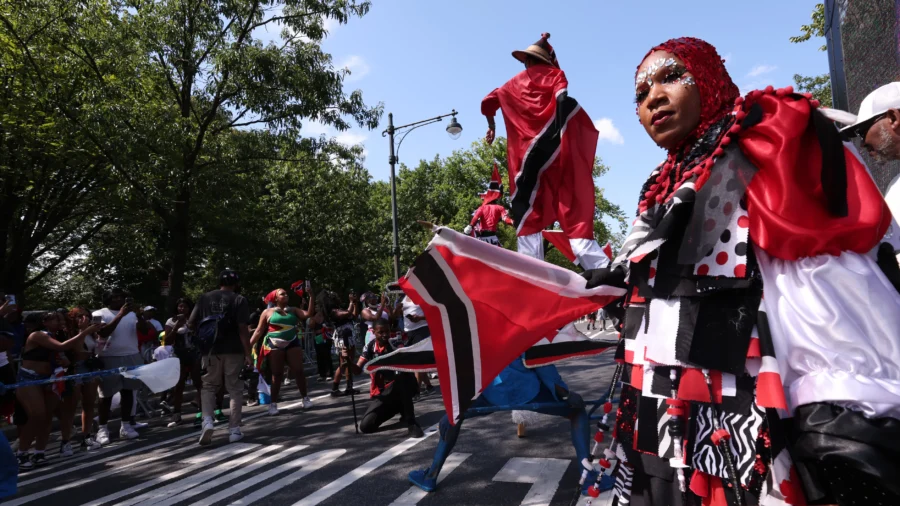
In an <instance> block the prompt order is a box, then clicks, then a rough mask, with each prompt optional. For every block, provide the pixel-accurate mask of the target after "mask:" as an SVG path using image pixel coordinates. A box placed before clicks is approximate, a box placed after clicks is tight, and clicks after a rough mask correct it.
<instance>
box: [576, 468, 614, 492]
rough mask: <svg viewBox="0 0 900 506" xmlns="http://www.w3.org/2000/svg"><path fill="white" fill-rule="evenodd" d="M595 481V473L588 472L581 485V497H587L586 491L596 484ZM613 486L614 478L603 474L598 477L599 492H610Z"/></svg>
mask: <svg viewBox="0 0 900 506" xmlns="http://www.w3.org/2000/svg"><path fill="white" fill-rule="evenodd" d="M596 481H597V471H591V472H589V473H588V476H587V478H586V479H585V480H584V483H583V484H582V485H581V495H588V489H589V488H591V487H592V486H593V485H594V483H596ZM615 485H616V480H615V478H613V477H612V476H609V475H608V474H605V473H604V474H601V475H600V492H606V491H607V490H612V488H613V487H614V486H615Z"/></svg>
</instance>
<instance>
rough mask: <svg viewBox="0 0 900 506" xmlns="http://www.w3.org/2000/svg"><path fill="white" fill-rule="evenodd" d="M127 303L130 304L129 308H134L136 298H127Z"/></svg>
mask: <svg viewBox="0 0 900 506" xmlns="http://www.w3.org/2000/svg"><path fill="white" fill-rule="evenodd" d="M125 303H126V304H128V305H129V306H133V305H134V298H133V297H125Z"/></svg>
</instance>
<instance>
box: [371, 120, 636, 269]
mask: <svg viewBox="0 0 900 506" xmlns="http://www.w3.org/2000/svg"><path fill="white" fill-rule="evenodd" d="M506 153H507V151H506V139H505V138H502V137H501V138H498V139H497V140H496V141H495V142H494V144H493V145H492V146H491V145H488V144H487V143H485V142H484V141H476V142H474V143H473V144H472V145H471V147H470V148H469V149H463V150H457V151H454V152H453V153H452V154H451V155H450V156H448V157H446V158H440V157H435V158H434V159H433V160H421V161H420V162H419V164H418V165H417V166H416V167H415V168H410V167H407V166H406V165H401V167H400V171H399V173H398V181H397V206H398V213H397V214H398V218H399V225H398V228H399V233H400V262H401V265H410V264H412V262H413V260H414V259H415V257H416V256H417V255H418V254H419V253H421V252H422V250H423V249H424V248H425V246H426V245H427V244H428V241H430V240H431V234H430V233H429V232H428V231H427V230H425V229H424V228H422V227H421V226H419V225H418V224H417V223H416V220H424V221H430V222H433V223H438V224H441V225H445V226H448V227H451V228H453V229H456V230H462V229H463V228H464V227H465V226H466V225H468V224H469V221H470V220H471V218H472V214H473V213H474V212H475V210H476V209H477V208H478V206H480V205H481V199H480V198H479V196H478V194H479V193H481V192H484V191H485V189H486V188H487V186H488V183H489V182H490V179H491V173H492V171H493V166H494V160H497V162H498V165H499V167H500V174H501V179H502V180H503V181H504V190H505V195H504V197H503V198H502V199H501V203H502V204H503V205H505V206H506V207H507V208H508V207H509V201H508V188H509V184H508V180H507V177H508V174H507V171H506V170H505V167H506V164H507V161H506ZM608 170H609V168H608V167H607V166H606V165H604V164H603V163H602V161H601V160H600V159H599V158H597V160H596V162H595V165H594V178H595V181H596V180H597V179H599V178H601V177H602V176H603V175H604V174H605V173H606V172H607V171H608ZM595 194H596V207H595V221H594V230H595V237H596V239H597V240H598V241H599V242H600V244H605V243H606V241H607V240H613V242H615V238H616V236H617V235H622V234H624V232H625V227H626V224H627V223H626V220H625V213H624V212H623V211H622V210H621V209H620V208H619V207H618V206H617V205H615V204H613V203H611V202H609V201H608V200H607V199H606V198H605V197H604V195H603V189H602V188H601V187H600V186H599V185H597V186H596V187H595ZM372 195H373V199H374V200H377V204H373V206H372V207H373V208H374V209H378V210H380V218H379V219H380V226H379V228H380V229H381V230H384V229H387V230H388V231H390V200H389V187H388V185H387V184H385V185H383V189H380V190H378V191H373V193H372ZM498 236H499V239H500V243H501V244H502V245H503V247H505V248H507V249H512V250H515V249H516V233H515V230H514V229H513V228H512V227H508V226H505V225H501V226H500V227H499V228H498ZM380 240H381V242H380V243H379V254H383V256H384V257H387V258H389V257H390V241H391V236H390V235H389V233H388V234H385V236H384V237H381V238H380ZM546 259H547V261H549V262H552V263H554V264H556V265H560V266H562V267H566V268H573V265H572V263H571V262H570V261H569V260H568V259H566V258H565V257H563V256H562V255H561V254H560V253H559V252H558V251H556V250H554V249H551V250H550V251H549V252H548V254H547V257H546ZM380 272H381V278H380V281H381V282H387V281H388V280H389V278H390V276H391V267H390V262H385V263H384V265H383V266H382V268H381V271H380Z"/></svg>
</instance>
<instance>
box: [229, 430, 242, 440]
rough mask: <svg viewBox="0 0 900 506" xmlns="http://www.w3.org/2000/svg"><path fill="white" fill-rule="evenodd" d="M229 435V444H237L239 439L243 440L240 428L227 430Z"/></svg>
mask: <svg viewBox="0 0 900 506" xmlns="http://www.w3.org/2000/svg"><path fill="white" fill-rule="evenodd" d="M229 430H230V432H231V434H230V435H229V436H228V442H229V443H237V442H238V441H240V440H241V439H244V435H243V434H242V433H241V428H240V427H232V428H231V429H229Z"/></svg>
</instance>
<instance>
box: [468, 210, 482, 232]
mask: <svg viewBox="0 0 900 506" xmlns="http://www.w3.org/2000/svg"><path fill="white" fill-rule="evenodd" d="M483 213H484V206H479V207H478V210H477V211H475V216H472V221H470V222H469V225H471V226H473V227H474V226H475V224H476V223H478V220H480V219H481V215H482V214H483Z"/></svg>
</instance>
